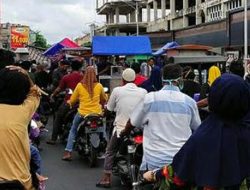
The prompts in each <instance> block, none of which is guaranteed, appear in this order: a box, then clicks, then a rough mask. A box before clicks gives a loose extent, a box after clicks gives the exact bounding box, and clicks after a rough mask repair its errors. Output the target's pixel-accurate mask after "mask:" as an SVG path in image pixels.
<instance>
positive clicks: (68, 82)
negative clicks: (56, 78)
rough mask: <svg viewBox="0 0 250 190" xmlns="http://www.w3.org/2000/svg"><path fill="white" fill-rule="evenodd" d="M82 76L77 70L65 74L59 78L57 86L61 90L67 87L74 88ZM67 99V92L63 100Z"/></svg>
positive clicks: (68, 96)
mask: <svg viewBox="0 0 250 190" xmlns="http://www.w3.org/2000/svg"><path fill="white" fill-rule="evenodd" d="M82 78H83V75H82V74H81V73H80V72H77V71H74V72H72V73H70V74H67V75H65V76H64V77H63V78H62V79H61V81H60V84H59V88H60V89H61V90H65V89H67V88H69V89H71V90H74V89H75V87H76V85H77V84H78V83H79V82H80V81H81V80H82ZM69 99H70V95H69V94H67V95H66V96H65V99H64V100H65V101H67V100H69Z"/></svg>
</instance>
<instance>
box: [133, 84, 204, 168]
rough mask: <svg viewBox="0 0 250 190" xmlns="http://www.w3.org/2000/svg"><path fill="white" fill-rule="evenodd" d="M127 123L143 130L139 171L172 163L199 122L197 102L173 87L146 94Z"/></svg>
mask: <svg viewBox="0 0 250 190" xmlns="http://www.w3.org/2000/svg"><path fill="white" fill-rule="evenodd" d="M130 120H131V124H132V125H133V126H136V127H141V128H143V129H144V131H143V159H142V165H141V170H147V169H149V170H154V169H158V168H161V167H163V166H164V165H166V164H171V163H172V160H173V157H174V155H175V154H176V153H177V152H178V151H179V150H180V148H181V147H182V146H183V145H184V143H185V142H186V141H187V140H188V138H189V137H190V135H191V134H192V130H196V129H197V128H198V126H199V125H200V123H201V120H200V117H199V112H198V108H197V105H196V102H195V101H194V100H193V99H192V98H190V97H189V96H187V95H185V94H183V93H181V92H180V91H179V88H178V87H175V86H165V87H163V89H162V90H160V91H157V92H151V93H149V94H147V95H146V96H145V98H144V100H143V102H141V103H140V104H138V105H136V108H135V110H134V111H133V113H132V114H131V117H130Z"/></svg>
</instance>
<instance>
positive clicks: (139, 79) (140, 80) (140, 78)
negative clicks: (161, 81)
mask: <svg viewBox="0 0 250 190" xmlns="http://www.w3.org/2000/svg"><path fill="white" fill-rule="evenodd" d="M145 80H147V78H146V77H144V76H143V75H138V74H137V75H136V77H135V81H134V83H135V84H136V85H137V86H139V85H140V84H142V83H143V82H144V81H145Z"/></svg>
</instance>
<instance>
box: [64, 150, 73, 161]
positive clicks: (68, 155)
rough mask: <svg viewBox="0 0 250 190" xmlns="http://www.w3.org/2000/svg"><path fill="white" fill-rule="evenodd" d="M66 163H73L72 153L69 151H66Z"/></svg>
mask: <svg viewBox="0 0 250 190" xmlns="http://www.w3.org/2000/svg"><path fill="white" fill-rule="evenodd" d="M62 160H64V161H72V153H71V152H69V151H65V152H64V154H63V157H62Z"/></svg>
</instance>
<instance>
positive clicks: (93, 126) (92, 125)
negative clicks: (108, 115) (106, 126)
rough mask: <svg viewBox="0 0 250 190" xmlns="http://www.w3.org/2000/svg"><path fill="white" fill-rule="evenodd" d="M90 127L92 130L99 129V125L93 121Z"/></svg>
mask: <svg viewBox="0 0 250 190" xmlns="http://www.w3.org/2000/svg"><path fill="white" fill-rule="evenodd" d="M90 127H91V128H94V129H95V128H97V123H96V121H92V122H91V124H90Z"/></svg>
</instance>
